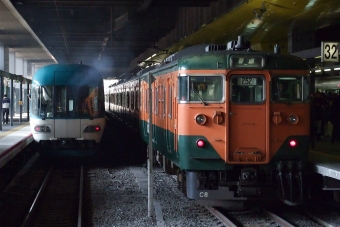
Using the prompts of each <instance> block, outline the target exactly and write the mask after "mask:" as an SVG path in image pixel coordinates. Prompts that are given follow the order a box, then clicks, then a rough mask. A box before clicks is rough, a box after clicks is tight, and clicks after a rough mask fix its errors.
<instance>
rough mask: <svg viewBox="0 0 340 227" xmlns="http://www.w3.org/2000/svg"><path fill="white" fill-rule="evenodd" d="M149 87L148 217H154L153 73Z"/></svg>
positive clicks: (149, 76)
mask: <svg viewBox="0 0 340 227" xmlns="http://www.w3.org/2000/svg"><path fill="white" fill-rule="evenodd" d="M147 80H148V85H149V125H148V127H149V128H148V129H149V146H148V217H152V216H153V213H154V208H153V177H154V176H153V161H152V160H153V152H152V151H153V145H152V134H153V132H152V87H151V85H152V83H153V81H154V77H153V76H152V74H151V73H149V75H148V78H147Z"/></svg>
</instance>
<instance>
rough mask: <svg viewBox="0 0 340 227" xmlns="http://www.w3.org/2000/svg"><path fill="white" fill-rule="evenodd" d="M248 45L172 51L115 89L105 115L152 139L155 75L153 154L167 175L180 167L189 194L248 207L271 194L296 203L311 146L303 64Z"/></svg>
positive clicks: (109, 95) (108, 97)
mask: <svg viewBox="0 0 340 227" xmlns="http://www.w3.org/2000/svg"><path fill="white" fill-rule="evenodd" d="M249 46H250V44H249V42H245V41H243V40H242V38H241V37H239V39H238V40H237V41H232V42H230V43H228V45H198V46H193V47H189V48H187V49H184V50H182V51H180V52H178V53H175V54H173V55H171V56H169V57H168V58H166V59H165V60H164V62H163V63H162V64H160V65H156V66H152V67H149V68H146V69H144V70H142V71H140V72H139V73H138V74H137V75H135V76H134V77H133V78H131V79H129V80H125V81H124V82H118V83H116V84H113V85H111V86H110V87H109V89H108V90H107V91H106V94H105V96H106V98H105V103H106V104H105V106H106V111H107V112H110V113H112V114H113V115H114V116H116V117H117V118H120V119H121V120H123V121H124V122H126V124H127V125H128V126H129V127H131V128H132V129H134V130H136V131H138V132H139V135H140V136H141V137H142V139H143V140H144V141H145V142H146V143H148V142H149V132H148V123H149V122H148V119H149V114H150V112H149V104H150V100H149V91H150V90H149V87H148V82H147V78H148V76H149V74H151V75H152V77H153V78H154V79H155V80H154V82H153V83H152V87H151V91H152V104H153V105H152V113H151V114H152V119H153V120H152V127H153V130H152V131H153V134H152V141H153V148H154V150H155V152H157V154H159V155H161V156H162V157H163V161H162V164H163V166H164V169H165V170H166V171H168V172H170V171H171V170H172V169H173V168H177V169H178V170H180V172H181V182H184V183H183V185H184V186H185V188H186V194H187V196H188V197H189V198H191V199H195V200H201V201H203V202H204V201H246V200H251V199H262V198H267V197H270V198H272V196H273V194H274V197H276V198H279V199H281V200H282V201H284V202H285V203H286V204H289V205H296V204H300V203H301V202H302V201H303V197H304V194H305V193H304V190H305V179H304V178H305V177H304V176H305V172H306V161H307V156H308V150H309V132H310V75H309V73H310V71H309V65H308V64H307V63H306V61H304V60H303V59H301V58H298V57H295V56H290V55H282V54H280V53H279V52H278V51H276V52H273V53H264V52H258V51H252V50H251V49H250V48H249ZM277 50H278V48H277ZM143 152H145V151H143ZM273 191H275V193H272V192H273Z"/></svg>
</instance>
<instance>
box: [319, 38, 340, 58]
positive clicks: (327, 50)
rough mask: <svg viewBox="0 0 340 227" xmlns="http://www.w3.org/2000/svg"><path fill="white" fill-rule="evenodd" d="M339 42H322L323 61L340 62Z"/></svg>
mask: <svg viewBox="0 0 340 227" xmlns="http://www.w3.org/2000/svg"><path fill="white" fill-rule="evenodd" d="M338 45H339V43H331V42H321V62H324V61H331V62H339V50H338Z"/></svg>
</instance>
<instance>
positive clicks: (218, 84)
mask: <svg viewBox="0 0 340 227" xmlns="http://www.w3.org/2000/svg"><path fill="white" fill-rule="evenodd" d="M223 86H224V80H223V77H222V76H218V75H217V76H214V75H210V76H208V75H198V76H187V75H185V76H180V77H179V96H178V97H180V100H179V101H190V102H202V101H207V102H223V100H224V98H225V96H224V95H223Z"/></svg>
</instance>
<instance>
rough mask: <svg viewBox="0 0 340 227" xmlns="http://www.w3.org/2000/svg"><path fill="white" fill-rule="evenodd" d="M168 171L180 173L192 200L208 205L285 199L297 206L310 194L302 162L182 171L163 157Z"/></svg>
mask: <svg viewBox="0 0 340 227" xmlns="http://www.w3.org/2000/svg"><path fill="white" fill-rule="evenodd" d="M162 166H163V169H164V171H165V172H167V173H169V174H175V173H176V174H177V178H178V188H179V189H180V190H181V191H182V192H183V193H184V194H186V196H187V197H188V198H189V199H194V200H197V201H198V202H201V203H202V204H205V205H217V206H224V205H225V204H227V205H226V206H243V205H244V204H245V203H247V202H252V201H259V200H281V201H282V202H283V203H285V204H287V205H290V206H295V205H300V204H301V203H303V201H304V199H305V198H304V197H305V195H306V194H307V193H306V191H307V190H306V178H307V177H306V175H305V166H304V165H303V163H301V162H298V161H285V162H278V163H277V165H276V169H275V170H263V169H260V168H258V167H257V166H236V167H235V168H234V169H232V170H226V171H189V170H186V171H185V170H180V169H179V168H178V167H177V166H175V165H174V164H173V163H172V162H171V161H169V160H167V159H166V158H164V157H163V161H162Z"/></svg>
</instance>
